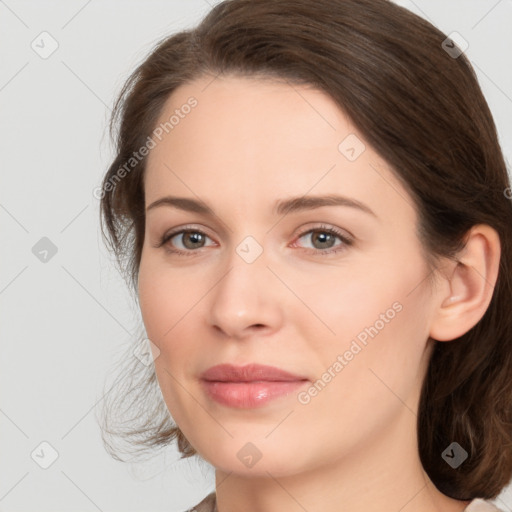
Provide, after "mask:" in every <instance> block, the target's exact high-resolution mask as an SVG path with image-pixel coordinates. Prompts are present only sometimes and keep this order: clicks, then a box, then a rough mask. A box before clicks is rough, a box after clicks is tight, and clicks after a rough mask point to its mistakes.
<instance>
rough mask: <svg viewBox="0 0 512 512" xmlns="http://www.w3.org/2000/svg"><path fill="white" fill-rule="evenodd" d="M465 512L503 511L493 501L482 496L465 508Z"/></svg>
mask: <svg viewBox="0 0 512 512" xmlns="http://www.w3.org/2000/svg"><path fill="white" fill-rule="evenodd" d="M464 512H503V511H502V510H500V509H499V508H497V507H496V505H494V504H493V503H491V502H490V501H488V500H484V499H482V498H475V499H474V500H473V501H472V502H471V503H470V504H469V505H468V506H467V507H466V508H465V509H464Z"/></svg>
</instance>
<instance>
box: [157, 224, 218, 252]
mask: <svg viewBox="0 0 512 512" xmlns="http://www.w3.org/2000/svg"><path fill="white" fill-rule="evenodd" d="M207 239H209V240H211V238H210V237H209V236H208V235H207V234H206V233H204V232H203V231H201V230H200V229H197V228H188V229H186V228H182V229H180V230H179V231H172V232H171V233H166V234H165V235H164V236H163V237H162V238H161V240H160V242H159V244H158V245H157V247H162V246H164V245H165V246H166V250H167V251H169V252H171V253H177V254H182V255H187V256H189V255H193V253H194V252H197V249H202V248H203V247H208V245H205V244H206V240H207ZM209 245H215V243H213V244H209Z"/></svg>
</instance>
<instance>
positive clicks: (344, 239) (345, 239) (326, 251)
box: [156, 225, 353, 256]
mask: <svg viewBox="0 0 512 512" xmlns="http://www.w3.org/2000/svg"><path fill="white" fill-rule="evenodd" d="M315 232H320V233H328V234H330V235H334V236H335V237H337V238H339V239H340V240H341V241H342V242H343V244H340V245H337V246H334V247H333V248H330V249H306V251H308V254H314V255H317V254H320V255H326V254H335V253H337V252H340V251H344V250H346V249H347V247H350V246H351V245H352V244H353V240H352V239H351V238H348V237H347V236H345V235H344V234H343V233H341V232H340V231H338V230H337V229H336V228H333V227H329V226H325V225H321V226H317V227H314V228H311V229H308V230H306V231H304V232H302V233H299V235H298V236H297V240H299V239H300V238H302V237H304V236H305V235H308V234H310V233H315ZM185 233H199V234H201V235H203V236H205V237H208V238H210V237H209V236H208V235H207V234H206V233H205V232H204V231H202V230H200V229H197V228H194V227H189V226H185V227H184V228H181V229H179V230H176V231H172V232H170V233H166V234H165V235H164V236H163V237H162V238H161V239H160V241H159V243H158V244H157V245H156V247H157V248H160V247H162V246H164V245H165V246H166V247H165V250H166V251H167V252H169V253H172V254H177V255H179V256H196V255H197V253H198V250H194V249H190V250H188V251H183V250H181V249H173V248H171V247H170V246H169V245H166V244H167V242H169V241H170V240H171V239H172V238H174V237H175V236H176V235H181V234H185ZM203 248H204V247H200V248H199V249H203Z"/></svg>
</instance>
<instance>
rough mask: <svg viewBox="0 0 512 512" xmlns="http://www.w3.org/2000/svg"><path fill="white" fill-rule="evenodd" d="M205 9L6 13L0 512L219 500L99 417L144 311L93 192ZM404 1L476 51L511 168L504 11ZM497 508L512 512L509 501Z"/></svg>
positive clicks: (511, 497)
mask: <svg viewBox="0 0 512 512" xmlns="http://www.w3.org/2000/svg"><path fill="white" fill-rule="evenodd" d="M214 3H218V2H213V1H212V0H179V1H178V0H165V1H163V0H159V1H156V0H145V1H141V0H140V1H133V0H132V1H123V2H121V1H118V2H115V1H113V0H89V1H87V0H72V1H69V0H68V1H66V2H64V1H61V2H55V1H35V0H32V1H23V0H6V1H0V41H1V46H0V48H1V52H0V58H1V63H0V112H1V116H0V140H1V156H0V161H1V172H2V186H1V187H0V225H1V230H2V231H1V233H2V244H1V255H2V260H1V265H0V307H1V312H2V319H1V322H0V329H1V331H0V333H1V334H0V335H1V358H0V389H1V406H0V429H1V430H0V432H1V435H0V446H1V452H0V453H1V458H0V465H1V472H0V511H5V512H7V511H9V512H11V511H19V512H22V511H23V512H25V511H26V512H28V511H30V512H34V511H38V512H46V511H48V512H49V511H51V512H60V511H66V512H73V511H95V510H100V511H103V512H114V511H123V512H130V511H146V512H147V511H150V510H151V511H154V512H158V511H164V510H165V511H167V512H177V511H182V510H185V509H186V508H188V507H191V506H192V505H194V504H196V503H197V502H198V501H200V499H202V497H203V496H205V495H206V494H207V493H208V492H210V491H211V490H212V489H213V488H214V474H213V469H212V468H211V467H209V466H206V468H205V465H204V464H203V465H201V464H198V463H197V462H195V461H194V460H193V459H192V460H187V461H179V460H178V454H177V451H176V450H175V448H174V447H169V449H166V450H164V451H163V452H162V455H161V456H158V457H156V458H155V459H154V460H152V461H150V462H146V463H141V464H131V463H124V464H123V463H120V462H117V461H115V460H113V459H112V458H110V456H109V455H108V454H107V453H106V451H105V449H104V447H103V445H102V443H101V438H100V434H99V427H98V424H97V422H96V419H95V415H94V407H95V405H97V404H98V403H99V402H100V401H101V399H102V390H103V386H104V381H105V378H106V377H107V376H108V375H109V374H110V373H111V372H112V370H113V361H114V359H115V357H116V355H117V354H119V353H120V351H122V350H124V347H125V346H126V344H127V343H129V342H130V341H131V339H132V338H131V336H132V334H133V333H135V332H136V330H137V328H138V326H139V325H140V315H139V313H138V311H137V308H136V307H135V306H134V303H133V301H132V298H131V296H130V294H129V292H128V290H127V288H126V287H125V284H124V282H123V281H122V279H121V277H120V276H119V275H118V274H117V271H116V269H115V267H114V265H113V262H112V258H111V256H109V255H108V253H107V251H106V250H105V248H104V247H103V245H102V240H101V237H100V234H99V223H98V200H97V199H96V198H95V197H94V196H93V190H94V188H95V187H97V186H98V185H99V183H100V180H101V176H102V174H103V173H104V172H105V170H106V168H107V166H108V165H109V162H110V159H111V157H112V150H111V147H110V144H109V139H108V133H107V130H106V128H107V121H108V116H109V113H110V110H111V107H112V104H113V100H114V98H115V95H116V93H117V92H118V91H119V89H120V87H121V85H122V83H123V81H124V79H125V78H126V77H127V76H128V74H129V73H130V72H131V71H132V70H133V69H134V68H135V66H136V64H138V63H139V62H140V61H141V60H142V59H143V58H144V56H145V55H147V53H148V52H149V50H150V49H151V47H152V45H153V44H154V43H155V42H156V41H157V40H159V39H160V38H161V37H162V36H164V35H166V34H171V33H173V32H176V31H178V30H181V29H183V28H186V27H191V26H193V25H195V24H196V23H197V22H198V21H199V20H200V19H201V18H202V17H203V16H204V15H205V14H206V13H207V12H208V10H209V9H210V7H211V6H213V4H214ZM399 3H400V4H401V5H404V6H405V7H407V8H409V9H411V10H412V11H413V12H415V13H417V14H419V15H420V16H423V17H425V18H426V19H428V20H429V21H431V22H432V23H433V24H434V25H436V26H437V27H439V28H440V29H441V30H443V31H444V32H445V33H446V34H450V33H452V32H453V31H456V32H458V33H459V34H461V35H462V36H463V38H464V39H465V40H466V41H467V42H468V43H469V47H468V49H467V50H466V54H467V55H468V56H469V58H470V59H471V61H472V62H473V64H474V67H475V69H476V72H477V75H478V78H479V81H480V84H481V86H482V88H483V91H484V94H485V96H486V98H487V100H488V102H489V105H490V108H491V110H492V112H493V115H494V117H495V121H496V124H497V127H498V131H499V135H500V141H501V144H502V147H503V150H504V152H505V156H506V157H507V160H508V161H510V159H511V157H512V66H511V54H512V30H511V26H512V1H511V0H499V1H497V0H457V1H455V0H449V1H446V0H414V1H410V0H404V1H400V2H399ZM42 33H44V34H42ZM41 40H43V42H41ZM52 52H53V53H52ZM49 53H51V55H48V54H49ZM41 443H43V444H41ZM50 463H51V465H49V467H47V469H44V468H43V467H42V466H44V465H48V464H50ZM496 501H497V503H498V504H499V506H500V507H501V508H502V509H503V510H504V511H507V512H509V511H510V510H512V490H511V489H510V488H508V489H507V490H506V491H505V492H504V493H502V495H501V496H500V497H499V498H498V499H497V500H496Z"/></svg>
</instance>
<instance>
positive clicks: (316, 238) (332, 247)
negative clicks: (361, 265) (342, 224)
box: [297, 226, 353, 254]
mask: <svg viewBox="0 0 512 512" xmlns="http://www.w3.org/2000/svg"><path fill="white" fill-rule="evenodd" d="M301 239H306V240H308V239H309V240H310V242H311V244H312V245H313V250H312V251H311V253H312V254H333V253H336V252H338V251H340V250H345V249H346V248H347V247H348V246H350V245H352V243H353V241H352V240H351V239H350V238H349V237H348V236H346V235H344V234H343V233H341V232H340V231H338V230H337V229H336V228H334V227H329V226H318V227H315V228H313V229H309V230H308V231H305V232H303V233H302V234H300V235H299V236H298V238H297V240H301ZM336 239H338V240H340V241H341V243H338V244H336Z"/></svg>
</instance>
